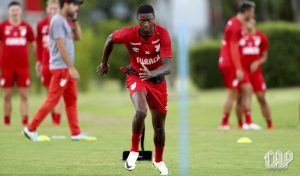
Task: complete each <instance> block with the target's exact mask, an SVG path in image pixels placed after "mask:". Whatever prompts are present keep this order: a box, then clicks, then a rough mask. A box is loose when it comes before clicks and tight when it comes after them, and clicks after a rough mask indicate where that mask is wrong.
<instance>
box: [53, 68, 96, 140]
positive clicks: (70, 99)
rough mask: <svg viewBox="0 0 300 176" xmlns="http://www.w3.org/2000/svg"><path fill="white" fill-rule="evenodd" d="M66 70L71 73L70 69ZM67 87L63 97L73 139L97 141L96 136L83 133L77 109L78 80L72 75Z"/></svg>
mask: <svg viewBox="0 0 300 176" xmlns="http://www.w3.org/2000/svg"><path fill="white" fill-rule="evenodd" d="M66 71H67V73H68V74H69V71H68V70H66ZM65 87H66V89H65V90H64V93H63V98H64V102H65V107H66V113H67V120H68V124H69V127H70V131H71V140H72V141H88V142H91V141H96V140H97V138H96V137H92V136H88V135H86V134H83V133H81V131H80V128H79V123H78V111H77V81H75V80H74V79H73V78H71V77H70V78H69V79H68V80H67V83H66V85H65ZM57 103H58V102H57Z"/></svg>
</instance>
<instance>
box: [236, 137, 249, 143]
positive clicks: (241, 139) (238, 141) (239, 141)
mask: <svg viewBox="0 0 300 176" xmlns="http://www.w3.org/2000/svg"><path fill="white" fill-rule="evenodd" d="M236 143H238V144H250V143H252V140H251V139H250V138H248V137H241V138H239V139H238V140H237V141H236Z"/></svg>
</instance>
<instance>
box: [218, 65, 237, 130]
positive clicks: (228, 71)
mask: <svg viewBox="0 0 300 176" xmlns="http://www.w3.org/2000/svg"><path fill="white" fill-rule="evenodd" d="M234 70H235V69H234V68H233V67H230V66H229V67H228V66H222V67H221V66H220V71H221V73H222V77H223V80H224V84H225V87H226V90H227V93H226V99H225V102H224V106H223V117H222V120H221V125H220V127H219V128H220V129H224V130H228V129H230V126H229V117H230V113H231V110H232V106H233V103H234V101H235V100H236V98H237V86H238V80H237V79H236V73H235V71H234Z"/></svg>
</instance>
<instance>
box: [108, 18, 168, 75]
mask: <svg viewBox="0 0 300 176" xmlns="http://www.w3.org/2000/svg"><path fill="white" fill-rule="evenodd" d="M154 28H155V29H154V32H153V35H152V36H151V37H150V38H149V39H148V40H147V41H145V40H144V39H143V38H142V37H141V36H140V35H139V26H133V27H127V28H123V29H120V30H117V31H115V32H113V33H112V41H113V42H114V43H122V44H124V45H125V46H126V47H127V50H128V51H129V54H130V66H131V67H132V68H133V69H134V70H135V71H137V72H139V73H140V72H141V70H140V69H141V68H143V67H142V64H144V65H145V66H146V67H147V68H148V69H149V70H155V69H157V68H158V67H160V66H161V65H162V61H161V58H172V46H171V39H170V35H169V32H168V31H167V30H166V29H165V28H163V27H162V26H160V25H158V24H155V26H154Z"/></svg>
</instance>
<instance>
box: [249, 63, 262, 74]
mask: <svg viewBox="0 0 300 176" xmlns="http://www.w3.org/2000/svg"><path fill="white" fill-rule="evenodd" d="M259 65H260V63H259V61H255V62H253V63H252V64H251V65H250V71H251V73H254V72H256V70H257V69H258V67H259Z"/></svg>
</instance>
